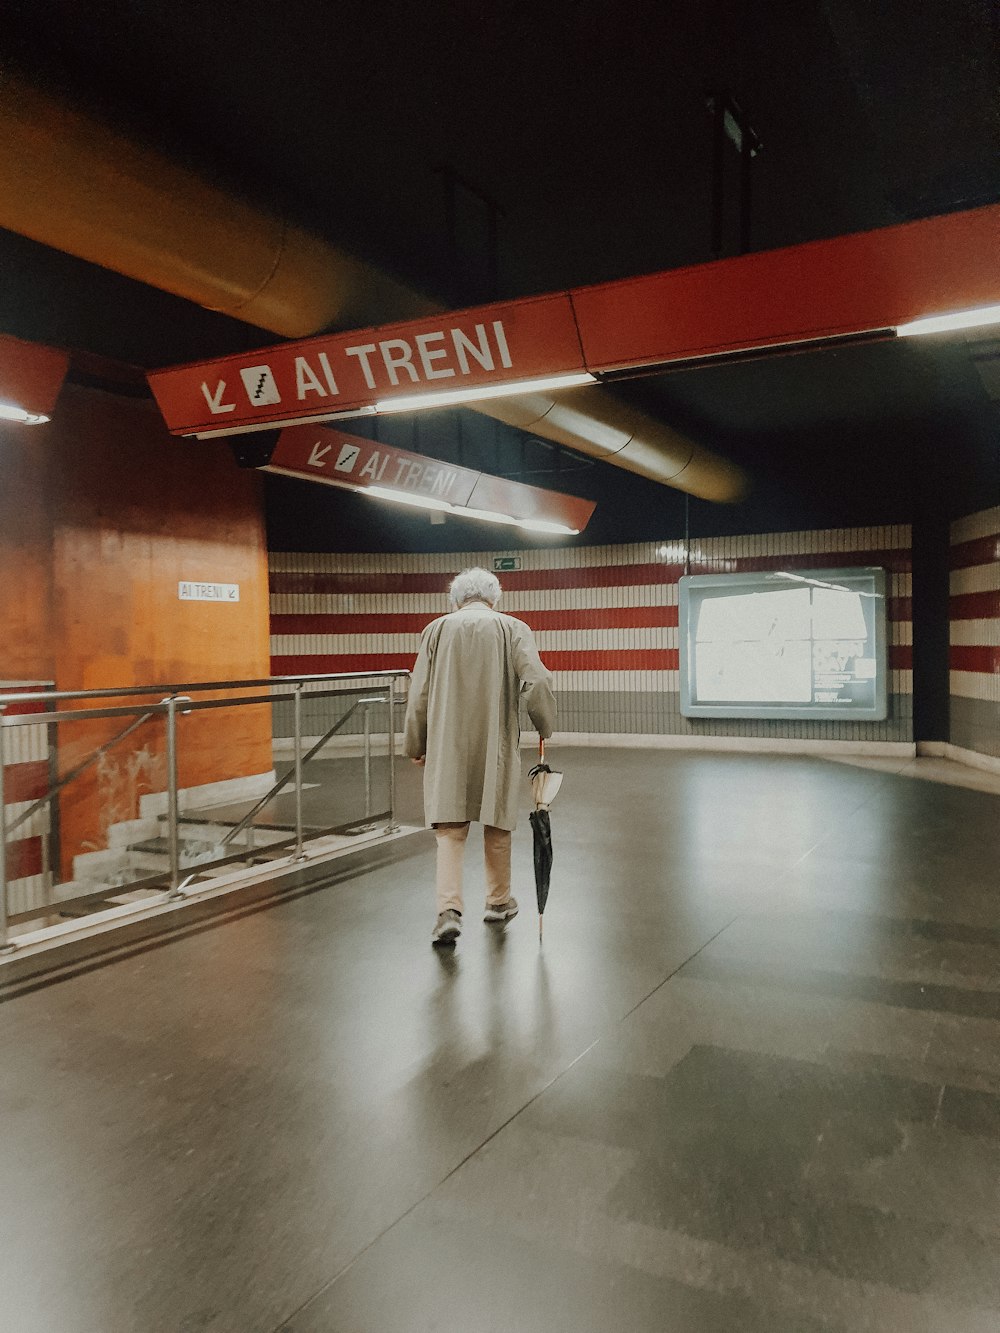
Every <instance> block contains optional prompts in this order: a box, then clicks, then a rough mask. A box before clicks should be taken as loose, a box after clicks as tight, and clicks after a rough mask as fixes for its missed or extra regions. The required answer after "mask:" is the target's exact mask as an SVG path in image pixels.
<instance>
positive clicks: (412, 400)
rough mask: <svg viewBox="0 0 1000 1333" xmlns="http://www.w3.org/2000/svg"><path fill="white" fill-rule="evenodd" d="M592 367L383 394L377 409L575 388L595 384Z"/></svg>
mask: <svg viewBox="0 0 1000 1333" xmlns="http://www.w3.org/2000/svg"><path fill="white" fill-rule="evenodd" d="M594 383H596V379H595V377H594V376H593V375H591V374H590V372H589V371H586V370H581V371H575V372H574V373H573V374H570V375H547V376H545V377H544V378H543V379H537V380H512V381H507V382H506V383H504V384H482V385H479V386H478V387H476V388H471V387H470V388H467V389H441V390H439V391H438V392H436V393H411V394H405V395H404V396H402V397H400V398H383V399H381V400H380V401H379V402H377V403H376V404H375V411H376V412H418V411H420V410H421V409H422V408H427V407H448V406H451V405H454V404H456V403H475V402H480V401H482V400H483V399H484V398H507V397H509V396H510V395H511V394H516V393H535V392H541V391H542V390H543V389H573V388H576V387H577V385H580V384H594Z"/></svg>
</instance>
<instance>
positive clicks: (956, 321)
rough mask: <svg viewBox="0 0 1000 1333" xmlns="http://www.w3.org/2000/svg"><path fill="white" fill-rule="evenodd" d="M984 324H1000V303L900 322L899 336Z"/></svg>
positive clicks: (939, 331)
mask: <svg viewBox="0 0 1000 1333" xmlns="http://www.w3.org/2000/svg"><path fill="white" fill-rule="evenodd" d="M984 324H1000V305H983V306H980V307H979V308H978V310H956V311H954V312H953V313H952V314H950V315H928V316H927V317H926V318H925V319H914V320H911V321H910V323H909V324H899V325H898V326H897V328H896V337H897V338H913V337H916V336H917V335H918V334H921V333H947V332H948V331H949V330H951V329H978V328H981V327H982V326H983V325H984Z"/></svg>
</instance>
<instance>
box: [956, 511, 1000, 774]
mask: <svg viewBox="0 0 1000 1333" xmlns="http://www.w3.org/2000/svg"><path fill="white" fill-rule="evenodd" d="M950 593H951V597H950V606H949V609H950V650H949V667H950V680H949V686H950V688H949V693H950V695H951V724H950V734H949V739H950V740H951V742H952V744H954V745H959V746H962V747H963V748H965V749H970V750H978V751H980V752H981V753H984V754H991V755H1000V508H993V509H984V510H981V511H980V512H979V513H976V514H969V515H968V516H967V517H966V518H961V519H958V520H957V521H956V522H955V523H953V524H952V525H951V574H950Z"/></svg>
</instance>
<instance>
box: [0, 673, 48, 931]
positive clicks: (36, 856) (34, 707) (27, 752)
mask: <svg viewBox="0 0 1000 1333" xmlns="http://www.w3.org/2000/svg"><path fill="white" fill-rule="evenodd" d="M51 688H52V685H51V683H50V682H39V681H0V703H2V702H3V695H4V694H5V693H21V694H23V693H27V692H28V691H29V690H31V691H34V690H36V689H37V690H43V689H51ZM44 708H45V706H44V705H43V704H41V703H38V704H29V703H20V704H10V705H9V706H8V708H7V709H6V712H7V715H8V716H10V717H12V716H14V715H23V714H30V713H41V712H43V711H44ZM49 774H50V755H49V729H48V727H47V726H45V725H40V726H37V727H10V728H8V729H7V730H6V731H5V732H4V808H5V812H6V816H7V823H8V825H9V824H10V823H11V822H12V821H14V820H15V819H18V818H19V817H20V816H21V815H22V814H23V813H24V812H25V811H26V810H27V809H28V807H29V806H30V805H31V804H32V803H33V802H34V801H36V800H38V799H39V798H40V797H42V796H44V795H45V793H46V792H47V791H48V789H49ZM49 830H50V823H49V806H48V805H45V806H42V808H41V809H40V810H36V811H35V813H34V814H33V815H32V816H31V818H30V819H29V820H28V821H27V822H26V823H24V824H21V825H20V827H19V828H17V829H15V830H14V832H13V833H12V834H11V837H10V840H9V842H8V845H7V911H8V913H9V914H11V915H13V914H14V913H15V912H26V911H28V910H29V908H32V907H39V906H42V904H43V903H44V902H45V901H47V897H46V895H47V894H48V891H49V888H50V882H49V881H50V876H49V873H48V869H49V859H48V853H49V848H48V847H47V839H48V837H49Z"/></svg>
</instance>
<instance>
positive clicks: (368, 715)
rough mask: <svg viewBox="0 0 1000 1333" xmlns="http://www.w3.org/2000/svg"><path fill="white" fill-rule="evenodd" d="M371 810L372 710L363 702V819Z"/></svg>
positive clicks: (367, 817)
mask: <svg viewBox="0 0 1000 1333" xmlns="http://www.w3.org/2000/svg"><path fill="white" fill-rule="evenodd" d="M371 812H372V710H371V707H370V705H368V704H365V819H369V818H370V817H371Z"/></svg>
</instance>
